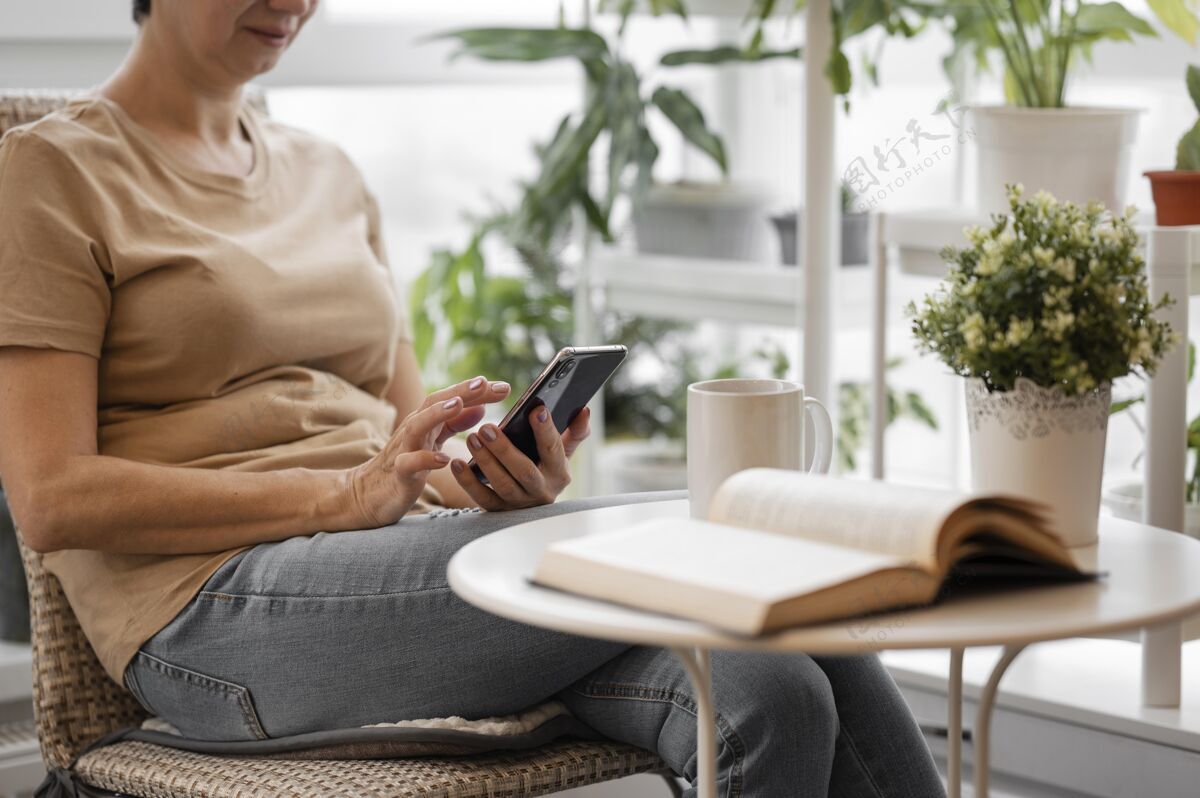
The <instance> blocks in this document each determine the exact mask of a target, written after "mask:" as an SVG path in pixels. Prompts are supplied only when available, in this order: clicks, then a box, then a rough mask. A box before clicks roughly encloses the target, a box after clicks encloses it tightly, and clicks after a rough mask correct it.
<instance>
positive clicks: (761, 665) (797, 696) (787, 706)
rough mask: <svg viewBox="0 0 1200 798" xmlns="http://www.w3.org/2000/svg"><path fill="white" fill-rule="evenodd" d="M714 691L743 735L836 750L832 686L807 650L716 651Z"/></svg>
mask: <svg viewBox="0 0 1200 798" xmlns="http://www.w3.org/2000/svg"><path fill="white" fill-rule="evenodd" d="M713 693H714V697H715V699H716V705H717V708H718V709H719V710H720V711H722V712H724V713H725V714H726V715H727V716H728V717H729V720H730V722H731V723H733V724H734V725H735V727H737V728H739V734H741V735H743V736H747V735H749V736H753V737H756V738H761V740H762V741H763V742H764V743H768V744H770V745H771V746H772V747H778V746H780V745H782V746H784V747H788V748H792V747H793V746H796V745H799V746H803V747H804V748H806V749H810V750H813V751H832V750H833V746H834V743H835V741H836V740H837V735H838V712H837V704H836V703H835V700H834V692H833V687H832V686H831V685H830V683H829V679H828V678H827V677H826V676H825V673H824V671H822V670H821V668H820V667H819V666H818V665H817V664H816V663H815V662H813V661H812V659H810V658H809V657H807V656H805V655H802V654H760V653H740V652H729V653H725V654H717V655H715V656H714V659H713ZM793 750H794V749H793Z"/></svg>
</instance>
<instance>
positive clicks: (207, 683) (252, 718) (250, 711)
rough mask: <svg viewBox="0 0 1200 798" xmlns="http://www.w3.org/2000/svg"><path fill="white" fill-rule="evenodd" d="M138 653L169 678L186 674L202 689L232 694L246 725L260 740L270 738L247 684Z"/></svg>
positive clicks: (149, 666)
mask: <svg viewBox="0 0 1200 798" xmlns="http://www.w3.org/2000/svg"><path fill="white" fill-rule="evenodd" d="M137 655H138V657H144V658H145V660H144V663H145V665H146V667H148V668H152V669H153V670H156V671H158V672H159V673H161V674H162V675H163V676H166V677H167V678H170V679H179V678H180V674H184V675H185V677H184V678H185V679H186V680H187V681H188V682H190V683H192V684H195V685H197V686H199V687H201V688H202V689H206V690H213V691H215V692H220V693H224V694H226V695H232V696H233V697H234V698H235V699H236V700H237V703H238V709H240V710H241V713H242V720H243V721H245V723H246V725H247V726H249V727H250V731H251V733H252V734H254V736H255V737H257V738H258V739H259V740H266V739H268V735H267V733H266V731H265V730H264V729H263V727H262V723H261V722H260V721H259V719H258V712H257V711H256V710H255V709H254V703H253V702H252V701H251V700H250V691H249V690H248V689H247V688H246V687H245V686H243V685H240V684H237V683H235V682H230V681H226V680H225V679H218V678H216V677H215V676H209V675H208V674H205V673H200V672H199V671H194V670H192V669H191V668H184V667H182V666H180V665H175V664H173V663H170V662H167V661H166V660H162V659H159V658H158V657H156V656H154V655H153V654H149V653H147V652H145V651H139V652H138V654H137ZM172 671H176V672H177V673H172ZM136 678H137V677H136V675H135V676H134V679H135V680H136ZM139 686H140V685H139Z"/></svg>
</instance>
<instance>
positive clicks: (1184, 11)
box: [944, 0, 1200, 212]
mask: <svg viewBox="0 0 1200 798" xmlns="http://www.w3.org/2000/svg"><path fill="white" fill-rule="evenodd" d="M1150 7H1151V9H1153V11H1154V12H1155V14H1156V15H1157V17H1158V19H1159V20H1160V21H1161V22H1162V23H1163V24H1164V25H1166V26H1167V27H1168V28H1170V29H1171V30H1172V31H1174V32H1175V33H1177V34H1178V35H1180V36H1181V37H1183V38H1184V39H1186V40H1187V41H1188V42H1189V43H1193V44H1194V43H1195V40H1196V31H1197V26H1198V25H1200V21H1198V20H1197V17H1196V14H1195V13H1194V12H1193V11H1192V9H1191V8H1190V7H1189V4H1188V2H1187V0H1157V1H1156V2H1152V3H1150ZM944 9H945V10H944V16H945V19H946V21H947V23H948V25H949V27H950V30H951V33H952V35H953V38H954V51H953V52H952V53H951V56H950V58H949V59H948V62H949V63H950V64H954V63H961V62H962V61H964V60H966V61H973V62H974V63H975V64H977V65H978V66H980V67H982V68H984V69H986V68H987V67H988V65H989V64H990V62H991V60H992V57H993V56H994V55H996V54H999V56H1000V57H1001V59H1002V61H1003V63H1004V71H1003V77H1004V91H1005V97H1006V99H1007V103H1008V104H1007V105H1004V106H977V107H973V108H971V109H970V112H971V116H972V118H973V128H974V131H975V136H976V143H977V154H978V206H979V208H980V209H981V210H984V211H989V212H1005V211H1006V210H1007V207H1008V204H1007V199H1006V197H1005V195H1004V186H1005V185H1006V184H1008V183H1021V184H1024V185H1025V186H1026V187H1027V188H1029V189H1030V190H1031V191H1033V190H1036V189H1046V190H1048V191H1050V192H1051V193H1053V194H1055V195H1056V196H1058V197H1059V198H1061V199H1063V200H1071V201H1074V202H1076V203H1079V204H1083V203H1086V202H1088V201H1090V200H1098V201H1099V202H1101V203H1103V204H1104V205H1106V206H1107V207H1109V208H1122V207H1124V203H1125V194H1126V187H1127V184H1128V175H1129V161H1130V153H1131V150H1132V147H1133V143H1134V139H1135V138H1136V135H1137V119H1138V114H1139V113H1140V111H1138V110H1136V109H1131V108H1089V107H1076V106H1068V105H1067V104H1066V89H1067V83H1068V79H1069V78H1070V76H1071V73H1072V72H1073V71H1074V70H1075V69H1076V68H1077V67H1078V66H1079V64H1080V63H1081V61H1083V60H1085V59H1088V58H1090V57H1091V52H1092V48H1093V47H1094V45H1095V44H1097V43H1098V42H1101V41H1103V40H1112V41H1129V42H1132V41H1133V40H1134V37H1135V36H1147V37H1151V36H1157V35H1158V34H1157V32H1156V31H1155V29H1154V28H1153V27H1152V26H1151V25H1150V23H1149V22H1148V21H1147V20H1145V19H1143V18H1142V17H1139V16H1138V15H1136V14H1133V13H1131V12H1130V11H1129V10H1127V9H1126V8H1125V7H1124V5H1122V4H1121V3H1119V2H1105V3H1088V2H1083V0H1039V1H1038V2H1028V1H1027V0H1010V2H1001V0H980V2H978V3H954V4H946V5H945V6H944Z"/></svg>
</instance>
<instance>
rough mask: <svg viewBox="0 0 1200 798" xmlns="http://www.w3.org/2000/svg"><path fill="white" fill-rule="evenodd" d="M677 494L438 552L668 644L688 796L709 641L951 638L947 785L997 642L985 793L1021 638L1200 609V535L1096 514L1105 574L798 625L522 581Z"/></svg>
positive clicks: (454, 578)
mask: <svg viewBox="0 0 1200 798" xmlns="http://www.w3.org/2000/svg"><path fill="white" fill-rule="evenodd" d="M687 514H688V505H687V501H686V500H672V501H663V502H651V503H647V504H633V505H625V506H617V507H604V508H600V509H595V510H585V511H581V512H576V513H567V514H564V515H559V516H555V517H552V518H544V519H541V520H539V521H533V522H530V523H526V524H519V525H516V526H512V527H509V528H507V529H502V530H500V531H497V532H493V533H492V534H490V535H486V536H485V537H482V538H480V539H478V540H476V541H473V542H472V543H470V544H468V545H466V546H464V547H463V548H462V549H461V550H460V551H459V552H458V553H457V554H455V556H454V557H453V558H452V559H451V561H450V564H449V580H450V586H451V588H453V590H454V592H455V593H457V594H458V595H459V596H461V597H462V598H463V599H464V600H466V601H468V602H470V603H471V604H474V605H475V606H477V607H479V608H481V609H484V610H487V611H489V612H491V613H494V614H496V615H499V616H502V617H504V618H508V619H510V620H514V621H520V622H523V623H527V624H530V625H533V626H539V627H542V628H546V629H553V630H556V631H559V632H566V633H569V634H576V635H582V636H585V637H594V638H602V639H606V640H617V641H622V642H627V643H634V644H642V645H653V646H663V647H668V648H670V649H672V650H673V651H675V652H676V654H678V655H679V657H680V658H681V659H682V660H683V662H684V664H685V666H686V667H687V670H688V674H689V675H690V677H691V679H692V683H693V686H694V688H695V690H696V704H697V709H698V712H697V715H698V723H699V725H698V738H697V754H698V761H699V766H698V777H699V795H700V798H715V796H716V772H717V771H716V720H715V717H714V715H713V707H712V695H711V690H712V678H711V671H710V667H709V662H710V657H709V652H710V651H712V650H714V649H717V650H721V649H753V650H756V651H795V652H804V653H808V654H854V653H865V652H877V651H883V650H886V649H904V648H949V649H950V650H951V668H950V671H951V672H950V685H949V697H950V713H949V714H950V717H949V752H948V762H947V771H948V776H949V785H950V795H951V798H956V796H958V795H959V794H960V790H961V784H960V782H961V775H960V774H961V772H962V770H961V768H962V652H963V650H964V649H965V648H967V647H970V646H995V645H1001V646H1004V653H1003V655H1002V656H1001V658H1000V660H999V662H998V663H997V664H996V667H995V669H994V670H993V672H992V674H991V677H990V678H989V679H988V682H987V684H986V685H985V687H984V689H983V692H982V695H981V697H980V700H979V708H978V712H977V713H976V721H975V733H974V736H973V744H974V746H975V760H974V761H975V791H976V792H975V794H976V796H978V798H986V796H987V791H988V731H989V726H990V720H991V710H992V705H993V702H994V699H995V694H996V690H997V688H998V686H999V683H1000V679H1001V677H1002V676H1003V675H1004V671H1005V670H1006V669H1007V668H1008V666H1009V665H1010V664H1011V663H1012V661H1013V659H1015V658H1016V656H1017V654H1019V653H1020V651H1021V649H1022V648H1024V647H1025V646H1026V645H1028V644H1030V643H1036V642H1039V641H1045V640H1058V639H1063V638H1068V637H1078V636H1082V635H1096V634H1102V633H1110V632H1117V631H1124V630H1129V629H1136V628H1140V627H1145V626H1153V625H1156V624H1159V623H1163V622H1166V621H1171V620H1174V619H1177V618H1180V617H1182V616H1184V615H1189V614H1192V613H1194V612H1196V611H1200V541H1195V540H1192V539H1191V538H1188V537H1186V536H1184V535H1180V534H1178V533H1174V532H1170V531H1167V530H1163V529H1157V528H1154V527H1150V526H1145V525H1143V524H1136V523H1132V522H1129V521H1121V520H1118V519H1115V518H1110V517H1104V518H1101V521H1100V542H1099V544H1097V545H1096V546H1092V547H1089V548H1088V549H1083V550H1078V551H1080V552H1081V555H1082V556H1084V557H1086V558H1087V559H1089V560H1091V561H1094V562H1095V564H1096V567H1097V568H1098V570H1100V571H1101V572H1103V573H1104V574H1105V575H1104V577H1103V578H1101V579H1099V580H1094V581H1086V582H1070V583H1052V584H1037V585H1033V586H1028V587H1024V588H1021V589H1019V590H1000V591H995V592H990V593H986V594H984V593H980V592H972V593H965V594H960V595H956V596H952V597H951V598H949V599H947V600H945V601H942V602H941V603H938V604H935V605H933V606H930V607H924V608H920V609H914V610H903V611H898V612H891V613H885V614H879V615H874V616H871V617H869V618H859V619H847V620H843V621H840V622H832V623H825V624H819V625H815V626H804V627H797V628H794V629H789V630H785V631H783V632H780V633H777V634H773V635H769V636H765V637H755V638H750V637H740V636H737V635H732V634H726V633H724V632H722V631H720V630H718V629H714V628H712V627H709V626H706V625H704V624H702V623H697V622H694V621H688V620H683V619H680V618H673V617H669V616H665V615H658V614H655V613H651V612H644V611H642V610H637V609H632V608H627V607H622V606H619V605H616V604H610V603H607V602H602V601H595V600H592V599H587V598H583V597H580V596H574V595H571V594H569V593H563V592H560V591H556V590H550V589H547V588H542V587H538V586H537V585H534V584H533V583H531V582H530V581H529V577H530V575H531V574H532V573H533V571H534V568H535V566H536V565H537V562H538V560H539V558H540V557H541V554H542V551H543V550H544V549H545V548H546V546H547V545H549V544H550V543H553V542H554V541H557V540H564V539H567V538H571V537H576V536H580V535H591V534H597V533H602V532H606V531H608V530H612V529H617V528H620V527H624V526H628V525H630V524H635V523H638V522H641V521H645V520H647V519H650V518H660V517H675V518H681V517H686V516H687Z"/></svg>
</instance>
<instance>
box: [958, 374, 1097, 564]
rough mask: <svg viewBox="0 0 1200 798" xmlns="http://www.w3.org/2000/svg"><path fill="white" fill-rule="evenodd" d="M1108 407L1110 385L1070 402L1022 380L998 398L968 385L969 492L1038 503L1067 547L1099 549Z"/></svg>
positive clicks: (974, 382)
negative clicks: (1044, 508)
mask: <svg viewBox="0 0 1200 798" xmlns="http://www.w3.org/2000/svg"><path fill="white" fill-rule="evenodd" d="M1111 403H1112V386H1111V385H1105V386H1104V387H1102V388H1098V389H1097V390H1095V391H1090V392H1088V393H1084V394H1080V395H1079V396H1066V395H1065V394H1064V393H1063V392H1062V390H1061V389H1059V388H1041V387H1039V386H1037V385H1034V384H1033V383H1032V382H1030V381H1029V380H1027V379H1024V378H1018V379H1017V385H1016V388H1015V389H1014V390H1011V391H1003V392H1001V391H997V392H995V393H989V392H988V390H987V388H986V387H985V386H984V384H983V380H979V379H969V380H967V421H968V426H969V428H970V437H971V481H972V487H973V488H974V489H975V490H976V491H977V492H980V493H1007V494H1014V495H1017V496H1023V497H1026V498H1029V499H1033V500H1034V501H1037V502H1040V503H1042V504H1043V505H1045V506H1046V508H1047V510H1048V511H1049V521H1050V525H1051V528H1052V529H1053V530H1054V531H1055V532H1056V533H1057V534H1058V535H1059V537H1060V538H1061V539H1062V541H1063V543H1064V544H1066V545H1067V546H1087V545H1091V544H1092V543H1095V542H1096V525H1097V521H1098V519H1099V515H1100V483H1101V478H1102V475H1103V472H1104V444H1105V437H1106V435H1107V432H1108V411H1109V406H1110V404H1111Z"/></svg>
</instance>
